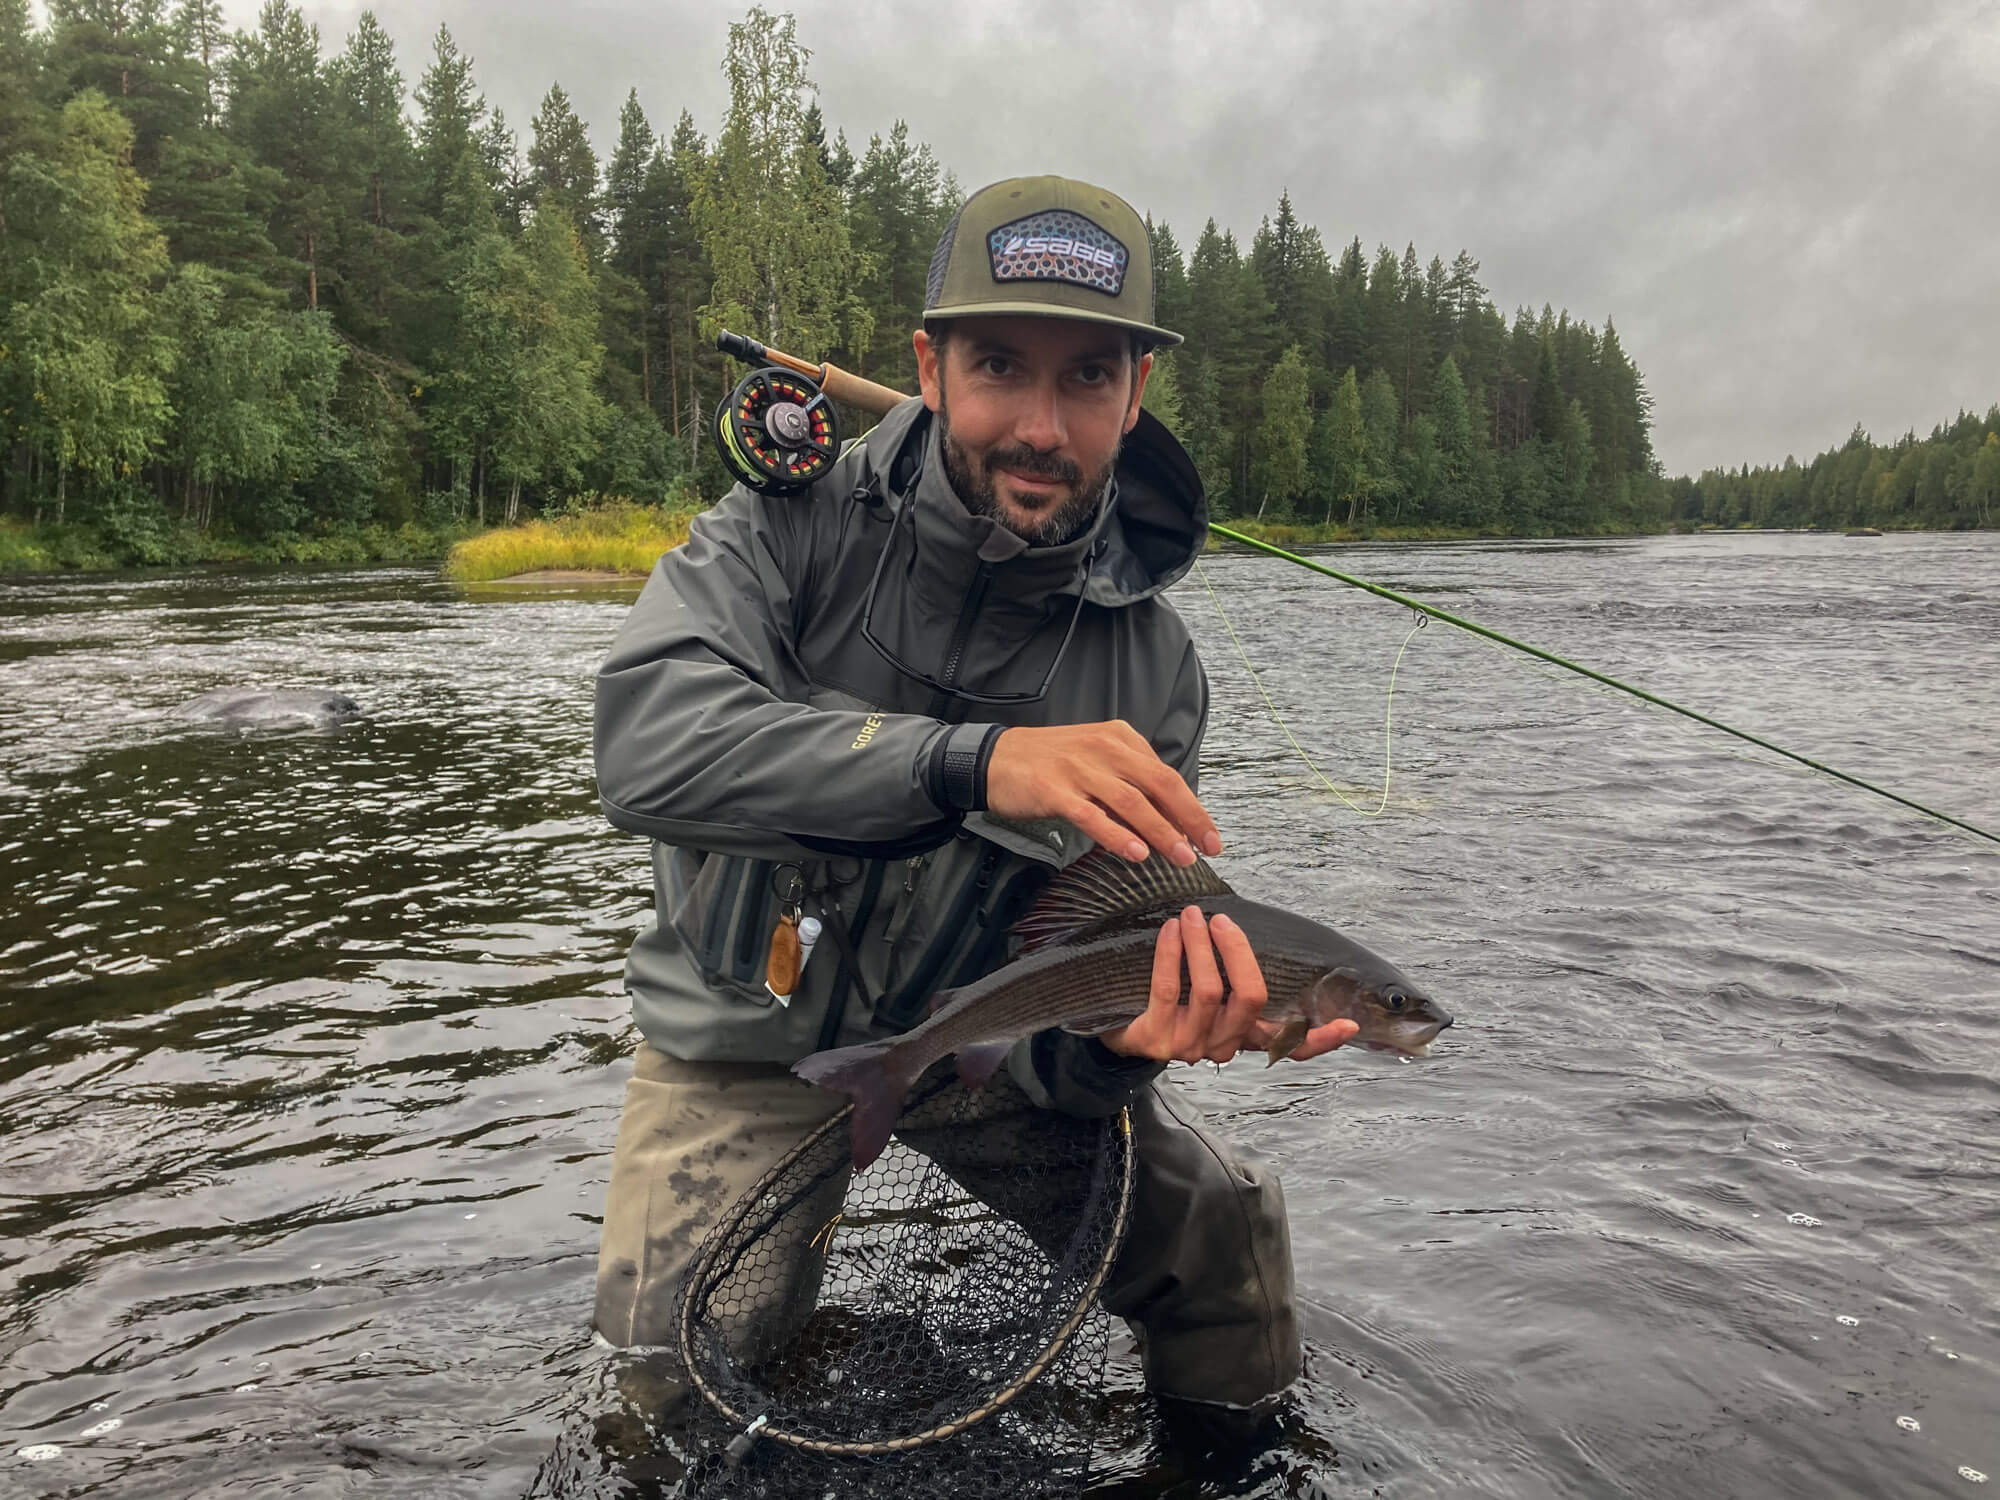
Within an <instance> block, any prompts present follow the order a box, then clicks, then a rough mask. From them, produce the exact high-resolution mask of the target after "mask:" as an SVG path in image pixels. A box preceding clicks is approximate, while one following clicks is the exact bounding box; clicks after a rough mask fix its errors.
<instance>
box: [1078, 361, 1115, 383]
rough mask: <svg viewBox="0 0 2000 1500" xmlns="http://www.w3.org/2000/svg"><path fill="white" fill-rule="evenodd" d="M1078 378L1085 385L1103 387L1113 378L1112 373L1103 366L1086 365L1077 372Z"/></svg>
mask: <svg viewBox="0 0 2000 1500" xmlns="http://www.w3.org/2000/svg"><path fill="white" fill-rule="evenodd" d="M1076 376H1077V379H1079V380H1081V381H1082V382H1083V383H1084V384H1085V385H1102V384H1104V382H1105V381H1107V380H1109V379H1110V378H1111V372H1110V371H1109V370H1107V369H1105V368H1104V366H1103V365H1084V366H1083V367H1082V368H1081V369H1079V370H1078V371H1077V372H1076Z"/></svg>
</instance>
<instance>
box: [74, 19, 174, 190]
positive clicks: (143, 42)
mask: <svg viewBox="0 0 2000 1500" xmlns="http://www.w3.org/2000/svg"><path fill="white" fill-rule="evenodd" d="M49 23H50V36H49V44H48V53H47V57H46V59H45V62H44V66H45V68H46V69H47V71H48V73H49V74H50V75H52V77H53V80H54V82H55V93H56V96H57V97H58V98H62V99H67V98H70V97H73V96H74V95H76V94H78V93H80V92H82V91H83V90H84V89H96V90H97V91H98V92H99V93H100V94H102V95H104V97H105V98H106V99H107V100H109V101H110V103H111V105H112V106H113V108H115V109H117V110H118V112H119V113H120V114H122V115H124V116H125V118H126V119H127V120H129V121H130V122H131V124H132V159H133V165H134V166H136V167H137V168H138V169H139V171H140V173H141V175H146V174H150V173H151V172H152V171H154V170H155V169H156V168H157V167H158V165H159V159H160V146H161V143H162V142H163V141H164V140H165V139H166V138H167V137H169V136H171V135H174V134H176V133H178V132H181V131H184V130H188V129H191V128H193V126H194V125H195V124H196V123H197V122H198V121H199V119H200V118H201V78H200V72H199V69H198V68H197V67H196V66H195V64H194V63H193V61H192V60H191V59H190V58H189V57H188V55H187V54H186V53H185V52H184V51H183V50H182V48H181V41H182V38H181V35H180V33H179V32H178V30H177V29H176V27H175V26H174V25H173V24H172V20H171V18H170V17H169V16H168V14H167V9H166V4H165V0H51V4H50V6H49Z"/></svg>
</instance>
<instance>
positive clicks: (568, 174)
mask: <svg viewBox="0 0 2000 1500" xmlns="http://www.w3.org/2000/svg"><path fill="white" fill-rule="evenodd" d="M534 132H535V139H534V143H533V144H532V145H530V146H529V147H528V171H527V188H528V195H529V202H530V204H532V206H533V207H535V208H536V209H540V208H543V207H545V206H548V205H551V204H553V205H555V206H556V207H558V208H560V209H561V210H562V211H563V213H564V214H565V215H567V216H568V218H569V220H570V222H571V223H573V224H574V225H576V226H577V229H578V231H579V232H580V233H581V234H582V236H583V242H584V245H585V248H586V249H589V250H592V251H593V253H594V252H595V249H596V247H597V245H598V243H599V241H600V238H601V234H602V227H603V226H602V225H601V224H600V222H599V220H598V216H597V215H598V209H597V153H596V152H594V151H592V150H591V149H590V135H589V132H587V131H586V130H585V129H584V128H583V121H582V120H580V119H578V118H577V115H576V111H575V110H574V109H572V108H571V107H570V102H569V95H568V94H565V93H564V92H563V88H562V85H561V84H559V83H556V84H551V85H550V86H549V91H548V93H546V94H544V95H543V96H542V107H541V108H540V109H539V110H538V111H537V112H536V114H535V120H534Z"/></svg>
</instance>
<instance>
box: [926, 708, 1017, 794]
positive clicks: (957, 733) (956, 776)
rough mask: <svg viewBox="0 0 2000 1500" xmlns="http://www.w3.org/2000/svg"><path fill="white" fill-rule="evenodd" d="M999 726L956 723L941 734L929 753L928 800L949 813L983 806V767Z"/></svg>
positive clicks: (996, 737)
mask: <svg viewBox="0 0 2000 1500" xmlns="http://www.w3.org/2000/svg"><path fill="white" fill-rule="evenodd" d="M1005 728H1006V726H1005V725H1003V724H959V725H956V726H954V727H953V728H952V730H951V731H950V732H949V733H948V734H945V735H943V736H942V737H941V738H940V739H939V740H938V742H937V746H936V748H935V749H934V750H932V752H931V765H930V776H929V778H928V779H929V780H930V783H931V797H932V800H933V801H935V802H936V803H937V804H938V805H939V806H940V807H942V808H946V809H949V810H950V811H953V812H981V811H983V810H984V809H985V807H986V768H987V766H988V765H989V764H991V762H992V760H993V746H994V743H995V742H996V741H998V740H999V738H1000V735H1001V733H1002V731H1003V730H1004V729H1005Z"/></svg>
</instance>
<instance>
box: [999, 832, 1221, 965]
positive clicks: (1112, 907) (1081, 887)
mask: <svg viewBox="0 0 2000 1500" xmlns="http://www.w3.org/2000/svg"><path fill="white" fill-rule="evenodd" d="M1235 894H1236V893H1235V892H1234V891H1232V890H1231V889H1230V888H1229V885H1228V882H1226V881H1225V880H1223V878H1222V877H1221V876H1220V875H1218V874H1216V873H1215V871H1214V869H1213V868H1212V867H1211V866H1210V865H1209V863H1208V861H1207V860H1205V859H1202V858H1199V857H1197V858H1196V859H1195V862H1194V863H1193V864H1191V865H1189V866H1187V867H1186V868H1185V869H1183V868H1182V867H1180V866H1179V865H1175V864H1171V863H1169V862H1168V861H1167V859H1166V857H1165V856H1164V855H1161V854H1155V855H1153V856H1152V857H1151V858H1150V859H1148V860H1146V861H1145V862H1144V863H1143V864H1134V863H1133V862H1132V861H1131V860H1129V859H1124V858H1121V857H1120V856H1118V855H1116V854H1112V853H1110V852H1109V851H1107V850H1104V849H1093V850H1091V851H1090V853H1088V854H1086V855H1084V857H1083V858H1082V859H1080V860H1078V861H1077V862H1076V863H1075V864H1073V865H1071V866H1070V867H1069V868H1068V869H1066V870H1064V871H1063V872H1062V873H1061V874H1059V875H1057V876H1056V878H1055V879H1054V880H1051V881H1050V882H1049V883H1048V886H1047V887H1046V888H1045V889H1044V890H1043V891H1042V894H1041V896H1040V897H1039V898H1038V899H1037V900H1036V902H1035V904H1034V905H1033V906H1032V907H1031V908H1029V910H1028V914H1027V915H1026V916H1024V917H1023V918H1021V920H1020V921H1018V922H1016V923H1015V924H1014V932H1015V934H1016V935H1017V936H1018V937H1019V938H1020V939H1021V947H1022V951H1023V952H1024V953H1032V952H1034V951H1035V950H1036V949H1037V948H1046V947H1048V946H1049V945H1050V944H1052V943H1060V942H1062V941H1064V940H1065V939H1067V938H1071V937H1074V936H1075V935H1076V934H1077V933H1079V932H1082V931H1083V930H1084V929H1086V928H1089V927H1095V926H1097V925H1098V924H1099V923H1101V922H1108V921H1110V920H1111V919H1112V918H1113V917H1118V916H1122V915H1124V914H1125V913H1127V912H1136V911H1147V910H1150V909H1152V908H1155V907H1162V906H1186V905H1189V904H1190V903H1193V904H1195V905H1199V904H1200V903H1201V902H1202V901H1203V900H1204V899H1209V900H1212V899H1214V898H1215V897H1217V896H1233V895H1235Z"/></svg>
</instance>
